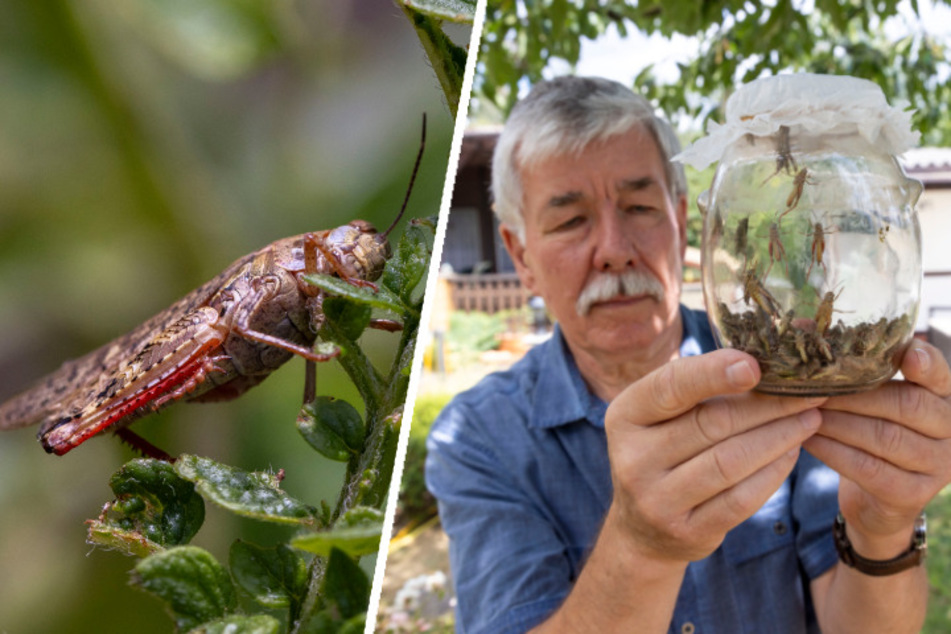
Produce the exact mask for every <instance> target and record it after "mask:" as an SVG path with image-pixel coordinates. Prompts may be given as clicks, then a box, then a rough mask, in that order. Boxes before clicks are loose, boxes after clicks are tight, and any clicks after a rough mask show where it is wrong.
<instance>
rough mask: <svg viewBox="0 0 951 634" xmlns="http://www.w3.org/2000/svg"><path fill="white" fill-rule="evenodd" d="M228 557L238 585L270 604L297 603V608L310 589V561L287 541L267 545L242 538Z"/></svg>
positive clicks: (261, 602)
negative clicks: (264, 546)
mask: <svg viewBox="0 0 951 634" xmlns="http://www.w3.org/2000/svg"><path fill="white" fill-rule="evenodd" d="M228 561H229V564H230V566H231V574H232V575H234V579H235V581H237V583H238V585H239V586H241V587H242V588H243V589H244V590H245V591H247V592H248V594H250V595H251V597H252V598H253V599H254V600H255V601H257V602H258V603H260V604H261V605H263V606H264V607H266V608H286V607H291V606H295V607H294V610H293V612H296V611H297V608H296V606H299V605H300V603H301V602H302V601H303V598H304V595H305V594H306V593H307V564H306V563H305V562H304V560H303V559H302V558H301V557H300V556H299V555H298V554H297V553H295V552H294V551H293V550H291V549H290V548H288V547H287V546H285V545H284V544H278V545H277V546H275V547H273V548H263V547H261V546H256V545H254V544H250V543H248V542H245V541H241V540H238V541H236V542H234V543H233V544H232V545H231V552H230V555H229V559H228Z"/></svg>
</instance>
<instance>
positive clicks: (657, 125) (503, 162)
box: [492, 76, 687, 243]
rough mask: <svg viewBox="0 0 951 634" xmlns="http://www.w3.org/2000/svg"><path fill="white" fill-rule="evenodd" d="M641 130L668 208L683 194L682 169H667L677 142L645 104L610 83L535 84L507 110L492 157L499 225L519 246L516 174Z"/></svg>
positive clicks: (593, 79) (593, 80)
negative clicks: (652, 145) (659, 167)
mask: <svg viewBox="0 0 951 634" xmlns="http://www.w3.org/2000/svg"><path fill="white" fill-rule="evenodd" d="M635 126H642V127H643V128H644V129H645V130H647V132H648V133H649V134H650V135H651V137H653V139H654V141H655V142H656V143H657V149H658V150H659V151H660V155H661V159H662V160H663V161H664V167H665V172H666V177H667V189H668V191H669V192H670V195H671V198H672V200H673V201H674V202H676V201H677V199H678V198H679V197H680V196H682V195H686V193H687V179H686V177H685V175H684V169H683V166H682V165H681V164H679V163H671V161H670V157H672V156H674V155H675V154H677V153H678V152H679V151H680V142H679V141H678V139H677V136H676V135H675V134H674V131H673V130H672V129H671V127H670V125H669V124H668V123H667V121H665V120H664V119H662V118H660V117H658V116H657V115H656V114H654V109H653V108H651V105H650V103H648V102H647V100H646V99H644V98H643V97H641V96H640V95H637V94H635V93H633V92H632V91H631V90H630V89H629V88H627V87H625V86H624V85H623V84H620V83H618V82H616V81H611V80H609V79H602V78H598V77H573V76H565V77H559V78H557V79H553V80H550V81H545V82H541V83H539V84H537V85H536V86H535V87H534V88H533V89H532V91H531V93H529V95H528V96H527V97H525V99H523V100H522V101H520V102H519V103H518V104H517V105H516V106H515V108H513V109H512V113H511V115H509V118H508V121H507V122H506V124H505V128H504V129H503V130H502V133H501V134H500V135H499V140H498V142H497V144H496V146H495V154H494V156H493V157H492V196H493V199H494V203H495V204H494V209H495V213H496V215H497V216H498V218H499V221H500V222H503V223H505V224H506V225H508V227H509V228H511V229H512V230H514V231H515V233H516V235H517V236H518V238H519V240H521V241H522V242H523V243H524V242H525V225H524V222H523V221H522V210H521V206H522V182H521V177H520V170H522V169H525V168H527V167H530V166H532V165H533V164H537V163H539V162H541V161H544V160H547V159H550V158H554V157H558V156H564V155H568V154H578V153H580V152H581V151H583V150H584V149H585V148H586V147H587V146H589V145H590V144H592V143H595V142H597V141H601V140H604V139H607V138H609V137H612V136H615V135H618V134H624V133H626V132H628V131H630V130H631V129H632V128H634V127H635Z"/></svg>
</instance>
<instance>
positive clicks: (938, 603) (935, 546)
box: [921, 486, 951, 634]
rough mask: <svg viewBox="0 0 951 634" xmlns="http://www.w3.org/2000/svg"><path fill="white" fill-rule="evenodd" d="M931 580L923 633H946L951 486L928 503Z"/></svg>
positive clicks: (950, 595) (950, 610) (950, 613)
mask: <svg viewBox="0 0 951 634" xmlns="http://www.w3.org/2000/svg"><path fill="white" fill-rule="evenodd" d="M927 512H928V559H927V560H926V561H927V566H928V580H929V582H930V596H929V600H928V614H927V617H926V619H925V626H924V628H922V630H921V631H922V632H923V633H924V634H943V633H945V632H947V631H948V628H949V624H951V576H949V575H948V570H951V486H947V487H945V488H944V489H943V490H942V491H941V492H940V493H939V494H938V495H937V496H936V497H935V498H934V499H933V500H931V503H930V504H929V505H928V508H927Z"/></svg>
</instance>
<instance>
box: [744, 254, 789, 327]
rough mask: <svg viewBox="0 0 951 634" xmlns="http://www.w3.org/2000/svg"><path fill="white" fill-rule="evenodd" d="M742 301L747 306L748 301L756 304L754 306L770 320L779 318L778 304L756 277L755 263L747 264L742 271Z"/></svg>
mask: <svg viewBox="0 0 951 634" xmlns="http://www.w3.org/2000/svg"><path fill="white" fill-rule="evenodd" d="M743 301H744V302H746V303H747V304H750V301H753V302H756V305H757V306H759V307H760V308H761V309H762V310H763V312H764V313H765V314H766V315H768V316H769V317H771V318H772V317H775V318H777V319H778V318H780V317H781V315H780V312H781V308H780V305H779V302H778V301H776V298H775V297H773V296H772V294H771V293H770V292H769V291H768V290H766V286H764V285H763V283H762V282H761V281H760V279H759V277H757V275H756V265H755V263H752V264H747V266H746V270H744V271H743Z"/></svg>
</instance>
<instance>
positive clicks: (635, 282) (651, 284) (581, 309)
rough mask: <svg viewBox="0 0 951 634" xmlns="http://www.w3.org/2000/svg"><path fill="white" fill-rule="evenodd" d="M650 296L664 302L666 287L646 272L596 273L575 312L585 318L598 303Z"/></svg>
mask: <svg viewBox="0 0 951 634" xmlns="http://www.w3.org/2000/svg"><path fill="white" fill-rule="evenodd" d="M638 295H648V296H650V297H652V298H653V299H656V300H657V301H658V302H661V301H663V300H664V286H663V285H662V284H661V283H660V280H658V279H657V278H656V277H654V276H653V275H652V274H650V273H647V272H644V271H625V272H623V273H600V272H599V273H595V274H594V277H592V278H591V279H590V280H589V281H588V282H587V283H586V284H585V286H584V289H583V290H582V291H581V295H580V296H579V297H578V301H577V302H575V310H577V311H578V315H579V316H581V317H584V316H585V315H587V314H588V311H590V310H591V306H592V305H594V304H595V303H597V302H603V301H606V300H609V299H611V298H612V297H619V296H621V297H623V296H630V297H635V296H638Z"/></svg>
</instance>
